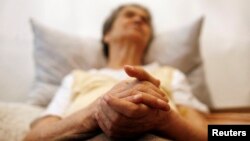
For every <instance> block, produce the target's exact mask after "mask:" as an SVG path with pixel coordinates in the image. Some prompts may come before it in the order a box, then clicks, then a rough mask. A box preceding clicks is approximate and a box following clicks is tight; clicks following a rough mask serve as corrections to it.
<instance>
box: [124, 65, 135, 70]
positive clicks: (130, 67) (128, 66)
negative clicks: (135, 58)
mask: <svg viewBox="0 0 250 141" xmlns="http://www.w3.org/2000/svg"><path fill="white" fill-rule="evenodd" d="M125 67H126V68H129V69H131V70H133V69H134V67H133V66H130V65H125Z"/></svg>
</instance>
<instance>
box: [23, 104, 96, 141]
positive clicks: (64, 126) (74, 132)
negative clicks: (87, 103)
mask: <svg viewBox="0 0 250 141" xmlns="http://www.w3.org/2000/svg"><path fill="white" fill-rule="evenodd" d="M92 113H93V108H86V109H82V110H80V111H78V112H76V113H74V114H72V115H70V116H68V117H66V118H64V119H60V118H56V117H48V118H46V119H44V120H42V121H40V122H39V123H37V124H36V125H35V126H34V127H33V128H32V130H31V131H30V132H29V133H28V135H27V136H26V137H25V139H24V140H25V141H39V140H40V141H44V140H46V141H50V140H64V139H69V138H75V137H76V136H78V135H83V134H89V133H92V132H94V131H95V130H96V129H97V127H98V126H97V124H96V122H95V120H94V118H93V114H92Z"/></svg>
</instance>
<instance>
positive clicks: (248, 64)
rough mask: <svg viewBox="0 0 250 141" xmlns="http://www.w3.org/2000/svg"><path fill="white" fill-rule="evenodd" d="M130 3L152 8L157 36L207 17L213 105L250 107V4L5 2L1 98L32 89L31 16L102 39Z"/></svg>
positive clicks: (195, 0)
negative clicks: (114, 12) (109, 21)
mask: <svg viewBox="0 0 250 141" xmlns="http://www.w3.org/2000/svg"><path fill="white" fill-rule="evenodd" d="M128 2H136V3H141V4H143V5H145V6H146V7H148V8H149V9H150V11H151V12H152V15H153V17H154V26H155V29H156V33H160V32H162V31H166V30H170V29H173V28H175V27H178V26H181V25H184V24H185V23H188V22H189V21H192V20H194V19H195V18H197V17H199V16H201V15H204V16H205V22H204V25H203V30H202V34H201V40H200V48H201V53H202V58H203V62H204V67H205V73H206V79H207V83H208V87H209V90H210V92H211V98H212V101H213V104H214V107H215V108H225V107H234V106H235V107H250V1H249V0H105V1H104V0H0V100H1V101H12V102H22V101H24V100H25V99H26V98H27V95H28V92H29V90H30V88H31V86H32V81H33V79H34V61H33V56H32V51H33V48H32V47H33V40H32V39H33V36H32V31H31V27H30V23H29V20H30V18H34V19H37V20H38V21H41V22H42V23H44V24H46V25H49V26H50V27H53V28H55V29H58V30H61V31H64V32H67V33H70V34H74V35H77V36H81V37H94V38H100V36H101V28H102V23H103V21H104V19H105V17H106V16H107V15H108V14H109V13H110V11H111V9H113V8H115V7H117V6H118V5H120V4H122V3H128Z"/></svg>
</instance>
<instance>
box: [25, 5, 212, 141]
mask: <svg viewBox="0 0 250 141" xmlns="http://www.w3.org/2000/svg"><path fill="white" fill-rule="evenodd" d="M152 39H153V28H152V23H151V16H150V13H149V12H148V10H147V9H145V8H144V7H142V6H139V5H134V4H131V5H124V6H121V7H119V8H118V9H116V10H115V11H114V12H113V13H112V14H111V16H110V17H109V18H108V19H107V21H106V22H105V24H104V30H103V39H102V41H103V45H104V53H105V55H106V56H107V60H108V61H107V62H108V63H107V66H106V68H103V69H100V70H95V69H93V70H90V71H87V72H86V71H80V70H76V71H73V72H72V73H71V74H69V75H68V76H66V77H65V79H64V81H63V84H62V86H61V88H60V89H59V90H58V92H57V94H56V95H55V97H54V99H53V100H52V102H51V103H50V105H49V106H48V108H47V110H46V111H45V113H44V114H43V116H42V117H40V118H39V119H38V120H36V121H35V122H33V123H32V125H31V131H30V132H29V133H28V135H27V136H26V137H25V140H26V141H31V140H34V141H38V140H43V141H44V140H46V141H47V140H74V139H87V138H90V137H93V135H96V133H98V131H103V132H104V133H105V135H107V136H108V137H112V138H118V139H120V138H133V137H138V136H139V135H142V134H145V133H154V134H158V135H160V136H162V137H164V138H170V139H174V140H185V141H189V140H192V141H196V140H197V141H201V140H207V131H206V130H207V127H206V126H207V123H206V121H205V120H204V118H203V116H202V114H201V112H206V111H207V107H206V106H205V105H203V104H202V103H200V102H199V101H198V100H197V99H195V98H194V97H193V95H192V94H191V92H190V89H189V87H188V85H187V83H186V80H185V77H184V75H183V74H182V73H181V72H180V71H178V70H176V69H174V68H171V67H167V66H165V67H160V66H159V65H158V64H157V63H153V64H149V65H146V66H141V65H142V64H143V62H142V60H143V57H144V54H145V52H146V51H147V48H148V46H149V43H150V41H151V40H152ZM139 66H141V67H139ZM129 76H130V77H129ZM173 101H174V102H175V103H173ZM198 111H199V112H198Z"/></svg>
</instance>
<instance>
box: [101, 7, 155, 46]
mask: <svg viewBox="0 0 250 141" xmlns="http://www.w3.org/2000/svg"><path fill="white" fill-rule="evenodd" d="M149 20H150V19H149V15H148V14H147V13H146V12H145V11H144V10H143V9H140V8H138V7H135V6H127V7H125V8H123V9H122V10H121V11H120V12H119V13H118V16H117V18H116V19H115V21H114V23H113V26H112V28H111V30H110V31H109V32H108V34H107V35H106V36H105V37H107V43H108V42H110V41H111V40H117V41H119V40H120V41H123V40H131V41H134V42H137V43H140V44H141V45H142V47H143V49H145V48H146V46H147V44H148V42H149V39H150V36H151V32H152V30H151V25H150V21H149Z"/></svg>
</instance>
